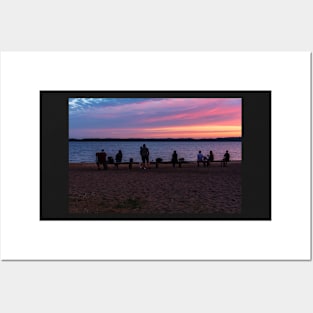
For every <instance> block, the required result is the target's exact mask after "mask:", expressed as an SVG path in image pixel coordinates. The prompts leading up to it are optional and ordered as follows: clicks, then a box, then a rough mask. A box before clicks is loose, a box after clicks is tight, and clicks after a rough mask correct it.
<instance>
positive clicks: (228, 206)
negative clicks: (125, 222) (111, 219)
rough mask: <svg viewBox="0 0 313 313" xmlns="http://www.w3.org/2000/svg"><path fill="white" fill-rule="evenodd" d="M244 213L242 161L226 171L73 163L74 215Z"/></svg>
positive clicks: (71, 197) (71, 205) (213, 165)
mask: <svg viewBox="0 0 313 313" xmlns="http://www.w3.org/2000/svg"><path fill="white" fill-rule="evenodd" d="M240 210H241V162H230V163H229V164H228V166H227V167H221V164H220V163H219V162H216V163H211V165H210V166H209V167H203V166H200V167H197V165H196V163H191V164H183V166H182V168H178V167H176V168H173V167H172V165H170V164H160V166H159V168H155V166H154V165H152V166H151V168H150V169H146V170H144V169H140V168H139V165H138V164H134V165H133V169H132V170H129V169H128V165H119V168H118V169H117V168H115V167H114V165H109V168H108V170H103V169H101V170H97V167H96V165H95V164H72V163H71V164H69V212H70V214H71V215H73V216H75V215H77V214H87V215H90V214H92V215H94V216H95V217H96V216H97V215H106V214H107V215H108V216H109V215H112V214H113V215H116V217H119V216H120V217H121V218H123V216H132V215H133V216H140V215H142V216H146V215H151V216H153V217H157V216H158V215H159V216H163V217H164V214H166V215H167V216H169V217H171V216H180V214H182V215H184V214H189V215H190V214H193V215H194V217H197V215H199V216H202V215H203V214H204V215H206V214H207V215H210V214H227V215H228V214H229V216H230V217H231V216H232V215H234V214H238V213H240Z"/></svg>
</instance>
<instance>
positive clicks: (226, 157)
mask: <svg viewBox="0 0 313 313" xmlns="http://www.w3.org/2000/svg"><path fill="white" fill-rule="evenodd" d="M229 160H230V154H229V152H228V150H226V152H225V154H224V158H223V159H222V161H221V164H222V166H226V165H227V163H228V162H229ZM213 161H214V154H213V152H212V150H210V154H208V155H207V156H204V155H203V154H202V152H201V150H199V152H198V155H197V166H198V167H199V166H200V163H202V164H203V166H209V165H210V162H213Z"/></svg>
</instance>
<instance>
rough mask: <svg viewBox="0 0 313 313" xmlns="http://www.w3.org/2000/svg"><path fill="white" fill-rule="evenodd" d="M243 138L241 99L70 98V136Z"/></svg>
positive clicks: (79, 137) (78, 137)
mask: <svg viewBox="0 0 313 313" xmlns="http://www.w3.org/2000/svg"><path fill="white" fill-rule="evenodd" d="M217 137H218V138H222V137H241V98H137V99H135V98H70V99H69V138H77V139H81V138H195V139H200V138H217Z"/></svg>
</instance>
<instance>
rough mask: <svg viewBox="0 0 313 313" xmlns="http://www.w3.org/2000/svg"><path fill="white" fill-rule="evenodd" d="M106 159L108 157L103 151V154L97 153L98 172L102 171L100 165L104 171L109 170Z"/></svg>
mask: <svg viewBox="0 0 313 313" xmlns="http://www.w3.org/2000/svg"><path fill="white" fill-rule="evenodd" d="M106 157H107V154H106V153H105V152H104V150H103V149H102V150H101V152H97V153H96V163H97V167H98V170H100V164H102V165H103V169H104V170H106V169H107V168H108V167H107V161H106Z"/></svg>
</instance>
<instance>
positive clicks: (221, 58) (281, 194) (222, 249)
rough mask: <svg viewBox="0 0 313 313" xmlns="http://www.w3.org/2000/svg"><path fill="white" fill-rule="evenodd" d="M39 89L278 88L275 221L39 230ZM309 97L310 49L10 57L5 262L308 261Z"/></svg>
mask: <svg viewBox="0 0 313 313" xmlns="http://www.w3.org/2000/svg"><path fill="white" fill-rule="evenodd" d="M60 73H61V74H62V75H60ZM40 90H77V91H79V90H216V91H219V90H221V91H223V90H247V91H248V90H272V221H58V222H57V221H39V91H40ZM310 90H311V54H310V53H309V52H3V53H1V90H0V91H1V258H2V259H3V260H9V259H10V260H36V259H38V260H39V259H40V260H309V259H310V258H311V245H310V212H311V211H310V191H311V189H310V181H311V177H310V171H308V167H307V165H306V164H311V163H310V162H311V160H310V154H311V146H310V116H311V115H310V114H311V111H310V101H311V99H310V95H311V94H310ZM15 151H18V152H19V153H22V157H23V162H22V163H21V161H20V154H19V153H16V154H15V153H13V152H15ZM295 153H296V156H294V154H295ZM293 157H294V158H295V159H296V160H301V161H300V162H298V161H294V160H292V158H293Z"/></svg>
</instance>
